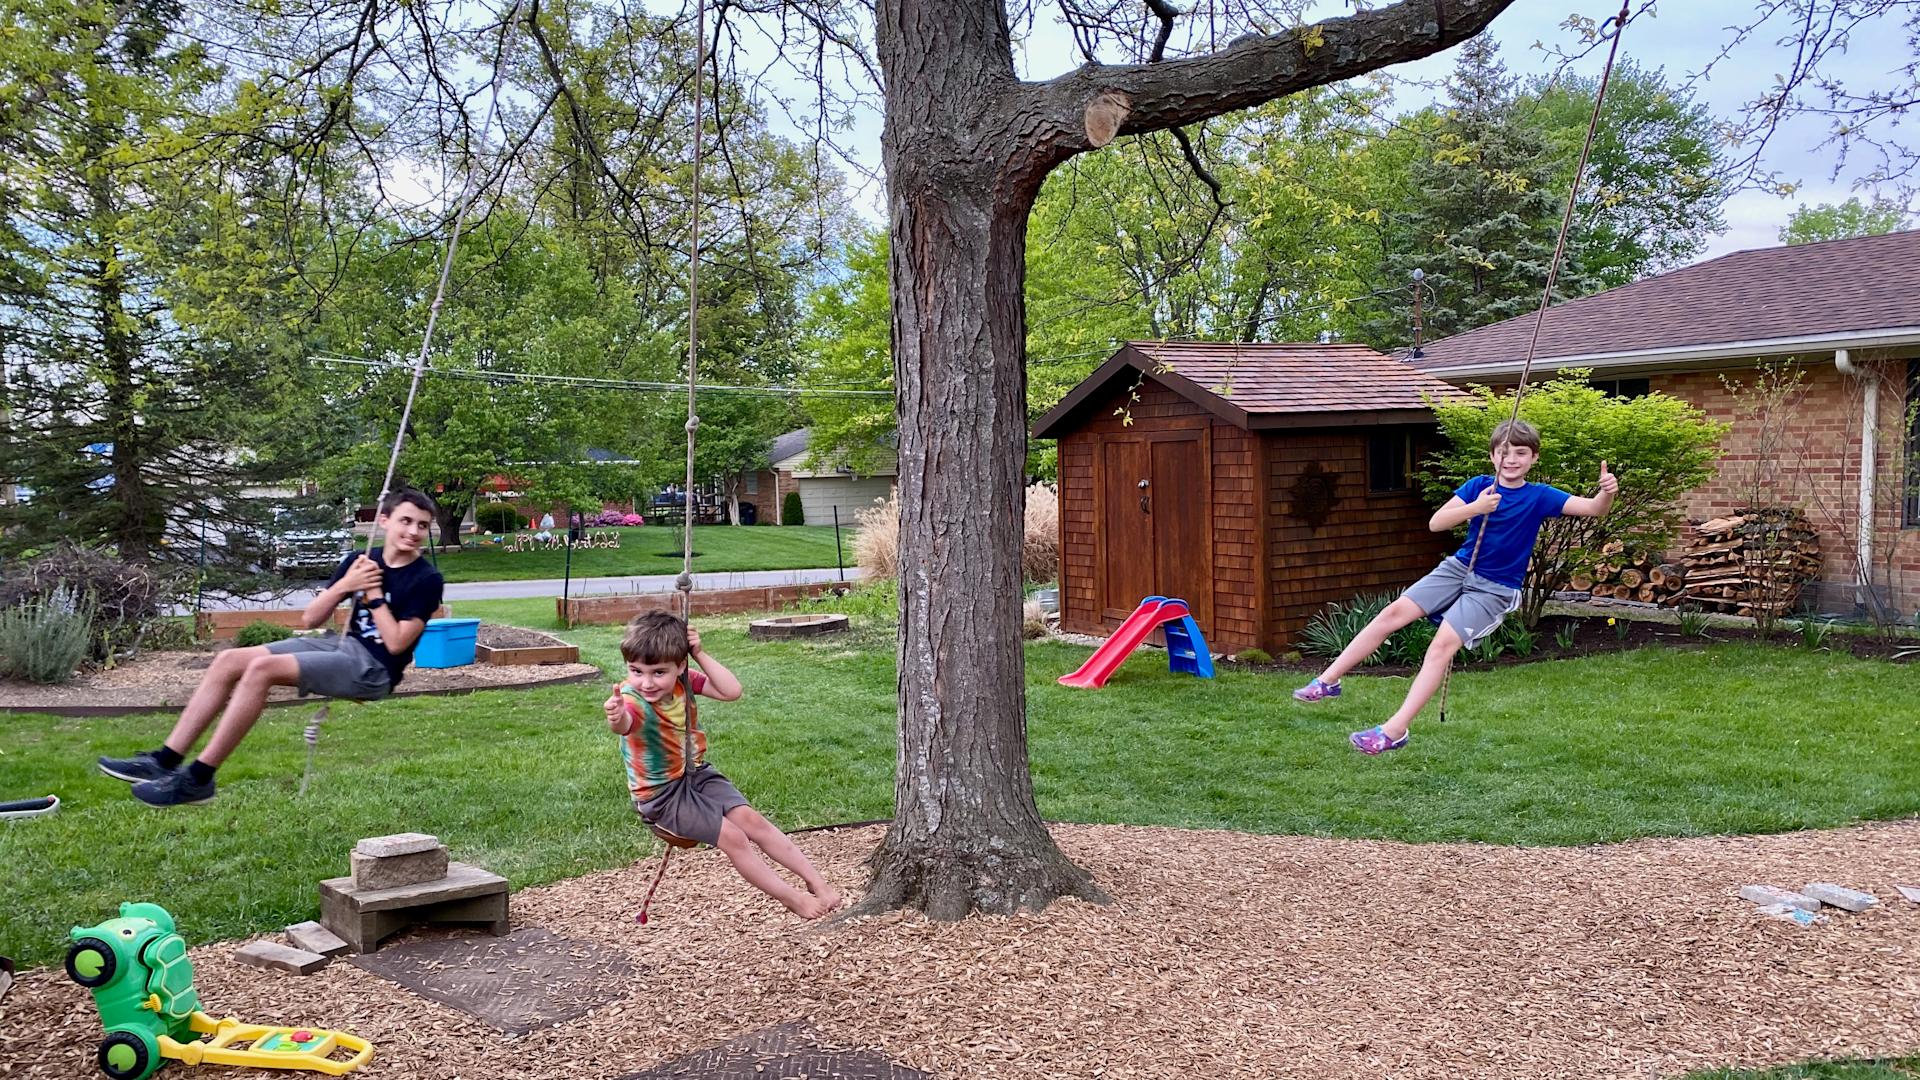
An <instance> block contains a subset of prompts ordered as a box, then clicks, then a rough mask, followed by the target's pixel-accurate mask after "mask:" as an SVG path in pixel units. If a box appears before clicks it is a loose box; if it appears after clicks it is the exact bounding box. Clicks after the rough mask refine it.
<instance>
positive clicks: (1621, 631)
mask: <svg viewBox="0 0 1920 1080" xmlns="http://www.w3.org/2000/svg"><path fill="white" fill-rule="evenodd" d="M1607 626H1609V627H1611V628H1612V630H1613V640H1615V641H1618V642H1620V643H1621V644H1623V645H1624V644H1626V641H1627V634H1628V633H1629V632H1630V631H1631V630H1632V629H1633V624H1631V623H1625V622H1621V621H1620V620H1619V619H1616V618H1614V617H1613V616H1611V615H1609V616H1607Z"/></svg>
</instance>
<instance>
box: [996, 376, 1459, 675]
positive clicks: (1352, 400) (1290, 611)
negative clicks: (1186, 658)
mask: <svg viewBox="0 0 1920 1080" xmlns="http://www.w3.org/2000/svg"><path fill="white" fill-rule="evenodd" d="M1136 394H1137V395H1138V396H1137V398H1136V397H1134V395H1136ZM1462 396H1464V395H1462V394H1461V393H1460V392H1459V391H1457V390H1455V389H1454V388H1453V387H1451V386H1449V385H1448V384H1446V383H1445V382H1442V381H1441V380H1439V379H1436V378H1433V377H1432V376H1429V375H1427V374H1425V373H1423V372H1421V371H1420V370H1419V369H1417V368H1414V367H1412V366H1410V365H1408V364H1405V363H1402V362H1401V361H1398V360H1393V359H1389V358H1388V357H1385V356H1382V355H1381V354H1379V353H1377V352H1374V351H1373V350H1372V349H1369V348H1367V347H1365V346H1362V345H1338V344H1336V345H1233V344H1189V343H1165V342H1131V343H1129V344H1127V345H1125V346H1122V347H1121V349H1120V350H1119V351H1118V352H1116V353H1114V354H1113V357H1112V358H1111V359H1109V360H1108V361H1107V362H1106V363H1104V364H1102V365H1101V366H1100V367H1099V368H1098V369H1097V370H1095V371H1094V372H1093V374H1092V375H1089V376H1088V377H1087V379H1086V381H1084V382H1082V383H1081V384H1080V385H1079V386H1077V387H1075V388H1074V389H1073V390H1072V391H1071V392H1070V393H1068V394H1067V396H1066V397H1065V398H1064V399H1062V400H1061V402H1060V403H1059V404H1058V405H1056V406H1054V407H1053V409H1051V410H1050V411H1048V413H1047V414H1046V415H1045V416H1042V417H1041V418H1040V420H1039V421H1038V422H1037V423H1036V424H1035V425H1034V431H1033V433H1034V435H1035V436H1036V437H1038V438H1043V439H1058V440H1059V441H1060V445H1059V449H1060V454H1059V462H1060V464H1059V484H1060V489H1059V490H1060V624H1061V627H1062V628H1063V629H1066V630H1072V631H1077V632H1080V633H1087V634H1105V633H1107V632H1108V631H1110V630H1111V629H1112V628H1113V627H1115V626H1117V625H1119V623H1120V622H1121V621H1123V620H1124V619H1126V617H1127V616H1128V614H1130V613H1131V612H1132V611H1133V609H1134V607H1135V605H1137V604H1139V603H1140V601H1141V599H1142V598H1143V597H1146V596H1149V595H1160V596H1175V597H1180V598H1182V599H1185V600H1186V601H1187V603H1188V605H1189V606H1190V607H1191V609H1192V611H1193V614H1194V617H1195V619H1196V620H1197V621H1198V622H1199V624H1200V628H1201V631H1202V632H1203V633H1204V634H1205V635H1206V636H1207V644H1208V646H1209V647H1210V648H1211V649H1212V650H1213V651H1215V652H1228V653H1231V652H1238V651H1240V650H1242V649H1247V648H1260V649H1265V650H1267V651H1269V652H1274V653H1278V652H1282V651H1285V650H1286V649H1289V648H1292V647H1294V639H1295V637H1296V635H1298V634H1299V632H1300V631H1301V629H1302V628H1304V627H1305V626H1306V623H1307V620H1308V619H1309V618H1311V617H1312V616H1313V615H1314V614H1315V613H1316V612H1318V611H1320V610H1321V609H1322V608H1323V607H1324V606H1325V605H1326V604H1327V603H1328V602H1330V601H1340V600H1349V599H1352V597H1353V596H1354V594H1355V593H1358V592H1363V591H1372V590H1386V589H1397V588H1400V587H1402V586H1405V585H1408V584H1411V583H1412V582H1414V581H1415V580H1417V579H1418V578H1419V577H1420V576H1421V575H1422V574H1424V573H1426V572H1427V571H1428V570H1431V569H1432V568H1433V566H1434V564H1435V563H1437V562H1438V561H1439V560H1440V558H1441V556H1442V555H1443V554H1444V553H1445V552H1446V551H1447V550H1448V548H1449V547H1450V546H1452V543H1453V538H1452V537H1451V536H1450V535H1447V534H1436V533H1432V532H1429V531H1428V530H1427V518H1428V517H1429V516H1430V515H1431V514H1432V508H1431V507H1430V506H1429V505H1428V504H1427V502H1426V500H1425V499H1423V498H1422V497H1421V493H1420V491H1419V490H1418V484H1417V481H1416V480H1415V477H1414V468H1415V465H1416V464H1417V463H1418V461H1419V460H1420V459H1421V458H1423V457H1425V456H1426V454H1427V453H1429V452H1430V451H1431V450H1432V449H1434V448H1436V447H1437V444H1438V441H1439V438H1440V436H1439V425H1438V422H1437V421H1436V420H1435V418H1434V415H1433V410H1432V409H1431V408H1430V407H1429V406H1428V405H1427V403H1426V400H1425V398H1427V397H1433V398H1440V399H1451V398H1458V397H1462Z"/></svg>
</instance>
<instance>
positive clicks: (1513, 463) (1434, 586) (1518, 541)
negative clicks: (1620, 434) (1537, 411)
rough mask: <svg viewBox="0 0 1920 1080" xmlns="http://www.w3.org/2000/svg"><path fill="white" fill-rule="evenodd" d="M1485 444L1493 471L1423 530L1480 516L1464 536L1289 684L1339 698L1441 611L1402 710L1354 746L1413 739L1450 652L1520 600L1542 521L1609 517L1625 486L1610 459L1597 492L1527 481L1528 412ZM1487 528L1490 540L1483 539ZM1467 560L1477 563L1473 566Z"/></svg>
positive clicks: (1531, 458) (1375, 748) (1534, 437)
mask: <svg viewBox="0 0 1920 1080" xmlns="http://www.w3.org/2000/svg"><path fill="white" fill-rule="evenodd" d="M1488 450H1489V451H1490V453H1491V457H1492V461H1493V469H1494V475H1492V476H1476V477H1474V478H1473V479H1471V480H1469V481H1467V482H1466V483H1464V484H1461V485H1460V487H1459V488H1458V489H1457V490H1455V491H1454V493H1453V498H1452V499H1450V500H1448V501H1447V504H1446V505H1445V506H1442V507H1441V508H1440V509H1438V510H1435V511H1434V512H1433V518H1432V519H1431V520H1430V521H1428V522H1427V528H1429V529H1432V530H1433V531H1434V532H1445V531H1446V530H1448V529H1451V528H1453V527H1454V526H1455V525H1459V524H1460V523H1462V522H1465V521H1471V520H1473V519H1474V518H1479V519H1480V521H1479V523H1478V525H1475V526H1469V527H1468V528H1467V540H1466V543H1464V544H1462V545H1460V550H1459V551H1457V552H1455V553H1454V554H1452V555H1450V556H1448V557H1447V558H1445V559H1443V560H1441V563H1440V565H1439V567H1437V568H1436V569H1435V570H1434V571H1433V572H1432V573H1431V574H1428V575H1427V576H1426V577H1423V578H1421V579H1420V580H1419V581H1417V582H1414V584H1413V586H1412V587H1411V588H1409V589H1408V590H1407V591H1406V592H1404V593H1402V594H1401V595H1400V599H1398V600H1395V601H1394V602H1393V603H1391V604H1388V605H1387V608H1386V610H1384V611H1382V612H1381V613H1380V614H1379V615H1377V616H1375V617H1374V620H1373V621H1372V622H1370V623H1368V624H1367V626H1366V629H1364V630H1362V631H1360V632H1359V633H1358V634H1356V635H1354V638H1353V641H1351V642H1349V643H1348V645H1347V647H1346V648H1345V649H1344V650H1342V651H1341V653H1340V655H1339V656H1338V657H1337V658H1335V659H1334V661H1333V663H1331V664H1329V665H1327V670H1325V671H1323V672H1321V673H1320V676H1319V678H1316V679H1314V680H1313V681H1311V682H1309V683H1307V685H1305V686H1303V687H1301V688H1300V689H1298V690H1295V691H1294V692H1293V696H1294V697H1295V698H1296V699H1298V700H1300V701H1322V700H1325V699H1326V698H1330V697H1338V696H1340V676H1342V675H1345V674H1346V673H1347V672H1349V671H1351V670H1353V668H1354V667H1356V666H1358V665H1359V663H1360V661H1362V660H1364V659H1366V658H1367V657H1369V656H1371V655H1373V651H1374V650H1375V649H1378V648H1379V647H1380V644H1381V643H1382V642H1384V641H1386V640H1387V638H1389V637H1391V636H1392V635H1393V632H1394V631H1395V630H1398V629H1400V628H1401V627H1403V626H1406V625H1407V624H1408V623H1411V622H1413V621H1414V620H1415V619H1420V618H1426V617H1428V616H1433V615H1437V616H1438V617H1439V620H1440V629H1439V630H1438V631H1437V632H1436V633H1435V634H1434V635H1433V644H1432V645H1431V646H1429V647H1428V648H1427V655H1426V659H1425V660H1423V661H1422V662H1421V664H1420V673H1419V674H1418V675H1415V676H1414V679H1413V685H1412V686H1411V687H1409V688H1408V689H1407V700H1406V701H1405V702H1404V703H1402V704H1401V706H1400V710H1399V711H1398V712H1396V713H1394V714H1393V716H1391V717H1389V718H1388V720H1387V722H1386V723H1384V724H1381V725H1380V726H1379V727H1375V728H1370V729H1368V730H1366V731H1356V732H1354V733H1353V734H1352V735H1351V736H1349V737H1348V741H1349V742H1351V743H1353V746H1354V749H1356V750H1359V751H1361V752H1362V753H1367V754H1379V753H1383V752H1385V751H1388V750H1398V749H1400V748H1401V747H1403V746H1405V745H1407V740H1408V739H1409V738H1411V736H1409V735H1408V734H1407V728H1408V726H1409V725H1411V724H1412V723H1413V718H1414V717H1415V716H1416V715H1418V714H1419V712H1420V709H1421V708H1422V707H1423V706H1424V705H1426V703H1427V701H1428V699H1430V698H1432V697H1433V695H1434V691H1436V690H1438V689H1440V680H1441V679H1442V678H1443V677H1445V675H1446V672H1447V667H1448V665H1450V664H1452V663H1453V654H1454V653H1457V652H1459V651H1460V650H1461V649H1463V648H1464V649H1470V648H1472V647H1473V646H1475V645H1477V644H1479V643H1480V641H1481V640H1482V639H1483V638H1485V637H1486V636H1487V635H1488V634H1490V633H1492V632H1493V629H1494V627H1496V626H1499V625H1500V620H1501V619H1503V618H1505V617H1506V614H1507V613H1508V612H1510V611H1512V610H1513V609H1514V608H1516V607H1519V606H1520V586H1521V584H1522V583H1523V582H1524V581H1525V580H1526V576H1527V562H1528V560H1529V559H1531V558H1532V556H1533V543H1534V540H1535V539H1537V538H1538V537H1539V535H1540V526H1541V524H1542V523H1543V522H1545V521H1546V520H1547V519H1548V518H1552V517H1559V516H1561V515H1563V514H1565V515H1568V516H1570V517H1605V516H1606V515H1607V512H1608V511H1609V510H1612V509H1613V500H1614V496H1615V495H1617V494H1618V493H1619V491H1620V481H1619V480H1617V479H1615V477H1614V475H1613V474H1612V473H1611V472H1608V471H1607V463H1606V462H1604V461H1603V462H1601V463H1600V490H1599V491H1598V492H1597V493H1596V494H1594V495H1593V496H1592V497H1590V498H1582V497H1581V496H1578V495H1569V494H1567V493H1566V492H1564V491H1561V490H1560V489H1559V488H1556V487H1552V486H1550V485H1548V484H1531V483H1528V482H1527V473H1528V471H1529V470H1531V469H1532V468H1533V466H1534V463H1535V462H1536V461H1538V460H1540V432H1539V431H1538V430H1537V429H1535V428H1534V426H1533V425H1532V424H1529V423H1527V422H1526V421H1524V420H1509V421H1506V422H1505V423H1502V424H1501V425H1500V426H1498V427H1496V428H1494V429H1493V437H1492V438H1491V439H1490V440H1489V445H1488ZM1483 532H1484V533H1485V534H1486V538H1485V540H1484V541H1483V540H1481V539H1480V534H1481V533H1483ZM1476 542H1478V543H1479V545H1480V555H1479V558H1478V559H1477V560H1476V559H1475V558H1474V554H1473V549H1474V545H1475V543H1476ZM1469 563H1471V564H1472V567H1473V569H1471V570H1469V569H1468V568H1467V567H1468V564H1469Z"/></svg>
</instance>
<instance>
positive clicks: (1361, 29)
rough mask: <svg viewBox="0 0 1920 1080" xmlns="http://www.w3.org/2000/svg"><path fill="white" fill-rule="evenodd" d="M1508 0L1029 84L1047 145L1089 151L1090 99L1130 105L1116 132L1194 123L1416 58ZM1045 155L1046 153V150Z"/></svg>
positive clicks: (1360, 21) (1360, 17) (1338, 25)
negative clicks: (1116, 97) (1118, 99)
mask: <svg viewBox="0 0 1920 1080" xmlns="http://www.w3.org/2000/svg"><path fill="white" fill-rule="evenodd" d="M1512 3H1513V0H1444V3H1443V2H1442V0H1402V2H1401V3H1398V4H1394V5H1392V6H1390V7H1384V8H1379V9H1376V10H1373V11H1365V12H1361V13H1359V14H1356V15H1351V16H1345V17H1341V18H1334V19H1326V20H1323V21H1321V22H1318V23H1314V24H1311V25H1309V26H1303V27H1296V28H1293V29H1290V30H1287V31H1284V32H1282V33H1278V34H1268V35H1248V36H1245V37H1242V38H1239V39H1238V40H1236V41H1234V42H1233V43H1232V44H1230V45H1228V46H1227V47H1226V48H1224V49H1221V50H1219V51H1217V52H1212V53H1207V54H1204V55H1201V56H1193V57H1187V58H1184V59H1178V60H1168V61H1164V62H1161V63H1157V64H1133V65H1120V64H1088V65H1085V66H1083V67H1081V68H1079V69H1078V70H1075V71H1072V72H1069V73H1067V74H1065V75H1062V76H1060V77H1059V78H1057V79H1053V80H1051V81H1049V82H1045V83H1039V84H1034V85H1032V86H1031V87H1030V89H1031V91H1032V93H1033V94H1034V96H1035V97H1036V99H1037V100H1036V101H1035V102H1034V107H1035V110H1036V111H1037V112H1039V113H1040V114H1041V115H1042V116H1043V117H1045V118H1047V119H1048V120H1050V121H1051V122H1050V123H1049V124H1048V125H1047V126H1048V127H1049V128H1050V131H1049V132H1048V135H1049V136H1050V142H1049V144H1048V147H1049V149H1051V150H1053V151H1054V152H1055V153H1056V154H1057V155H1058V156H1055V157H1054V158H1053V161H1052V163H1055V164H1057V163H1058V161H1059V160H1060V159H1061V157H1064V156H1068V155H1071V154H1077V153H1080V152H1082V151H1085V150H1088V149H1091V148H1092V145H1091V143H1090V142H1089V141H1088V138H1087V134H1086V131H1085V125H1084V112H1085V107H1086V105H1087V103H1088V102H1089V101H1090V100H1092V98H1093V97H1094V96H1095V95H1096V94H1100V93H1102V92H1109V93H1119V94H1124V95H1126V96H1127V97H1128V98H1130V99H1131V109H1130V111H1129V112H1128V114H1127V115H1126V117H1125V118H1124V119H1123V120H1122V121H1121V124H1120V127H1119V132H1118V133H1119V134H1122V135H1134V134H1140V133H1142V132H1148V131H1159V130H1161V129H1163V128H1170V127H1175V126H1178V125H1181V124H1190V123H1194V122H1196V121H1200V120H1206V119H1208V118H1210V117H1215V116H1219V115H1221V114H1222V113H1227V112H1232V111H1234V110H1236V109H1245V108H1250V107H1252V106H1255V105H1259V104H1262V103H1264V102H1268V101H1272V100H1274V99H1275V98H1279V97H1284V96H1286V95H1287V94H1291V93H1294V92H1296V91H1300V90H1305V89H1307V88H1308V87H1311V86H1319V85H1322V84H1325V83H1333V82H1339V81H1341V80H1342V79H1350V78H1353V77H1355V76H1357V75H1364V74H1366V73H1367V72H1369V71H1374V70H1377V69H1379V68H1383V67H1387V66H1389V65H1391V64H1398V63H1404V62H1406V61H1409V60H1418V59H1420V58H1421V57H1424V56H1430V55H1432V54H1433V53H1436V52H1439V51H1441V50H1443V49H1446V48H1449V47H1451V46H1453V45H1457V44H1459V43H1460V42H1462V41H1465V40H1467V39H1468V38H1470V37H1473V36H1474V35H1475V34H1478V33H1479V32H1480V31H1481V30H1483V29H1485V28H1486V26H1487V24H1488V23H1490V22H1492V21H1493V18H1494V16H1496V15H1498V14H1500V13H1501V12H1502V11H1505V10H1506V9H1507V8H1508V7H1509V6H1510V5H1511V4H1512ZM1043 156H1044V155H1043Z"/></svg>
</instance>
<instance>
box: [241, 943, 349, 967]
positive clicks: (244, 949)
mask: <svg viewBox="0 0 1920 1080" xmlns="http://www.w3.org/2000/svg"><path fill="white" fill-rule="evenodd" d="M233 958H234V959H235V960H238V961H240V962H241V963H243V964H246V965H247V966H249V967H257V968H261V969H264V970H267V971H291V972H293V973H294V974H295V975H311V974H313V973H314V972H316V971H319V970H320V969H321V968H323V967H326V966H327V965H328V964H329V963H332V959H331V958H330V957H325V956H322V955H320V954H319V953H316V952H308V951H307V950H305V949H290V948H288V947H287V946H285V945H282V944H280V943H279V942H275V941H255V942H252V943H250V944H247V945H242V946H241V947H240V948H238V949H236V950H234V953H233Z"/></svg>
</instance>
